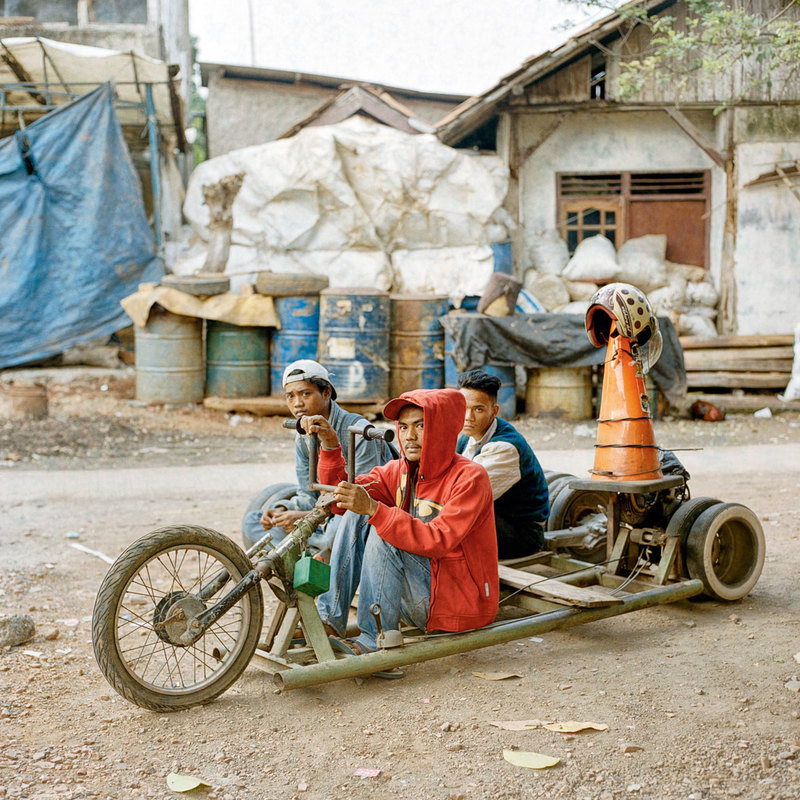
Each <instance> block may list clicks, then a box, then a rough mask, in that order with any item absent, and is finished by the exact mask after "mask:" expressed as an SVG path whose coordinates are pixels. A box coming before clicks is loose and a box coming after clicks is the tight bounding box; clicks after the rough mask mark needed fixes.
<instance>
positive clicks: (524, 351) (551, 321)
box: [441, 314, 686, 409]
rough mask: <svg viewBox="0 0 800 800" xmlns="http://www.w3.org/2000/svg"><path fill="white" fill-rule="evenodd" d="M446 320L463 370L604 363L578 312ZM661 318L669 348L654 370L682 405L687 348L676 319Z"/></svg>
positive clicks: (673, 402) (673, 403)
mask: <svg viewBox="0 0 800 800" xmlns="http://www.w3.org/2000/svg"><path fill="white" fill-rule="evenodd" d="M441 321H442V325H443V327H444V329H445V331H446V332H447V333H448V334H449V335H450V336H452V337H453V349H452V355H453V361H455V364H456V368H457V369H458V371H459V372H463V371H465V370H469V369H477V368H479V367H482V366H483V365H484V364H497V365H500V366H509V365H514V364H521V365H523V366H526V367H588V366H591V365H593V364H602V363H603V361H604V360H605V357H606V350H605V348H604V347H595V346H594V345H593V344H592V343H591V342H590V341H589V337H588V336H587V335H586V328H585V326H584V319H583V316H580V315H578V314H516V315H515V316H513V317H488V316H485V315H484V314H448V315H447V316H446V317H442V318H441ZM658 324H659V327H660V329H661V336H662V338H663V340H664V349H663V350H662V352H661V357H660V358H659V359H658V361H657V362H656V363H655V365H654V366H653V368H652V369H651V370H650V373H649V374H650V376H651V377H652V378H653V381H654V382H655V384H656V386H657V387H658V388H659V390H660V391H661V393H662V394H663V395H664V397H665V398H666V400H667V403H668V405H669V406H670V407H672V408H675V409H680V408H683V407H684V405H685V403H686V367H685V366H684V363H683V349H682V348H681V344H680V341H679V340H678V334H677V332H676V331H675V326H674V325H673V324H672V322H671V321H670V320H669V319H668V318H666V317H659V318H658Z"/></svg>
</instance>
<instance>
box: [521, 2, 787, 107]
mask: <svg viewBox="0 0 800 800" xmlns="http://www.w3.org/2000/svg"><path fill="white" fill-rule="evenodd" d="M785 3H786V0H750V2H749V4H748V8H749V10H750V12H751V13H761V14H763V15H764V16H766V17H769V16H773V15H774V14H775V13H776V12H777V11H778V9H779V8H782V7H783V5H785ZM663 13H664V14H668V15H670V16H672V17H674V18H675V28H676V30H677V31H678V32H685V31H686V30H687V17H688V14H689V10H688V6H687V5H686V3H683V2H678V3H675V4H674V5H673V6H671V7H670V8H669V9H667V10H666V11H665V12H663ZM781 19H785V20H794V21H797V20H800V5H794V6H792V7H790V8H789V9H788V10H787V11H786V12H785V13H784V14H782V15H781ZM650 38H651V36H650V30H649V28H647V27H646V26H644V25H632V24H629V23H622V25H621V27H620V29H619V32H618V34H617V35H614V36H613V37H611V38H610V39H608V40H606V41H603V42H599V43H598V49H599V50H600V51H605V52H607V55H608V59H607V65H606V100H608V101H614V100H616V99H617V97H618V90H617V87H618V85H619V75H620V59H622V60H625V59H632V58H640V59H641V58H644V57H646V56H647V55H648V54H649V46H650ZM695 55H696V54H692V55H690V56H688V57H687V58H686V59H685V60H686V61H687V62H688V61H689V60H690V59H692V58H694V57H695ZM675 66H677V64H676V63H675V62H673V67H675ZM590 73H591V55H590V54H587V55H585V56H584V57H583V58H580V59H578V60H576V61H573V62H571V63H568V64H566V65H563V66H560V67H558V68H556V69H555V70H553V71H552V72H550V73H548V74H547V75H544V76H543V77H541V78H539V79H537V80H536V81H533V82H532V83H531V84H529V85H528V86H527V87H526V90H525V93H524V94H523V95H521V96H518V97H515V98H512V100H511V102H510V104H509V105H510V106H512V107H514V106H520V105H532V106H535V105H542V104H552V103H575V102H585V101H587V100H590V95H589V80H590ZM662 76H663V79H661V78H660V77H658V76H656V77H653V78H650V79H649V80H648V81H647V82H646V83H645V85H644V87H643V88H642V90H641V91H640V92H639V93H637V94H636V95H634V96H633V97H630V98H627V99H626V102H627V103H633V104H636V103H640V104H659V105H660V104H669V105H672V104H680V105H691V104H704V105H708V104H713V105H719V104H721V103H723V102H725V101H728V100H731V99H739V98H740V99H741V100H742V101H744V102H751V103H774V102H778V101H783V102H787V101H800V66H799V65H797V64H786V65H781V66H779V67H777V68H775V69H772V70H770V68H769V66H768V65H767V64H766V63H760V62H758V61H757V60H756V59H755V58H751V59H750V60H749V61H747V62H745V63H744V64H743V65H742V64H737V65H736V66H734V67H732V68H731V69H728V70H725V71H723V72H721V73H718V74H716V75H710V74H709V73H706V72H694V73H692V74H689V75H686V76H685V77H683V76H682V77H679V76H678V75H677V74H676V70H675V69H671V68H670V66H669V65H667V66H665V68H664V70H663V72H662ZM753 79H755V80H756V81H760V80H763V81H764V82H763V83H761V84H758V85H755V86H750V85H749V84H750V83H752V81H753ZM767 79H768V82H767Z"/></svg>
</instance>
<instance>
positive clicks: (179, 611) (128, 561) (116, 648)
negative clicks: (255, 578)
mask: <svg viewBox="0 0 800 800" xmlns="http://www.w3.org/2000/svg"><path fill="white" fill-rule="evenodd" d="M250 568H251V567H250V562H249V560H248V559H247V556H246V555H245V554H244V552H242V550H241V548H240V547H239V546H238V545H236V544H235V543H234V542H233V541H231V540H230V539H229V538H228V537H227V536H223V535H222V534H220V533H217V532H216V531H212V530H209V529H207V528H200V527H195V526H189V525H187V526H174V527H169V528H161V529H160V530H157V531H153V532H152V533H149V534H147V535H146V536H143V537H142V538H141V539H139V540H137V541H136V542H134V543H133V544H131V545H130V546H129V547H128V548H127V549H126V550H125V551H124V552H123V553H122V555H121V556H120V557H119V558H118V559H117V560H116V561H115V562H114V564H113V565H112V566H111V569H110V570H109V571H108V574H107V575H106V577H105V578H104V579H103V582H102V584H101V585H100V590H99V592H98V594H97V600H96V601H95V606H94V614H93V617H92V641H93V644H94V652H95V657H96V658H97V663H98V665H99V666H100V670H101V671H102V673H103V674H104V675H105V677H106V679H107V680H108V682H109V683H110V684H111V685H112V686H113V687H114V689H116V691H117V692H119V693H120V694H121V695H122V696H123V697H124V698H126V699H127V700H129V701H130V702H132V703H135V704H136V705H139V706H141V707H142V708H149V709H151V710H153V711H174V710H177V709H181V708H186V707H188V706H191V705H196V704H198V703H207V702H209V701H211V700H213V699H214V698H215V697H217V696H218V695H220V694H222V692H224V691H225V690H226V689H227V688H228V687H229V686H230V685H231V684H232V683H233V682H234V681H235V680H236V679H237V678H238V677H239V676H240V675H241V673H242V672H243V671H244V669H245V667H246V666H247V664H248V663H249V661H250V659H251V657H252V655H253V652H254V651H255V648H256V645H257V644H258V637H259V634H260V633H261V625H262V622H263V616H264V603H263V598H262V595H261V586H260V585H259V584H256V585H255V586H253V587H252V588H251V589H250V590H249V591H248V592H247V593H246V594H244V595H243V596H242V597H241V598H240V599H239V601H238V602H237V603H236V604H235V605H234V606H233V607H232V608H231V609H229V610H228V611H227V612H226V613H225V614H224V615H223V616H222V617H221V618H220V619H218V620H217V621H216V622H215V623H213V624H212V625H210V626H209V627H208V628H207V629H206V631H205V632H204V633H203V635H202V636H201V637H200V638H199V639H197V640H196V641H194V642H192V643H190V644H186V643H184V642H183V641H182V638H181V637H182V636H183V635H184V634H185V633H186V632H187V631H188V630H190V628H189V623H190V621H191V619H192V618H193V617H195V616H197V615H198V614H201V613H203V612H204V611H205V610H206V609H207V608H209V607H211V606H212V605H214V603H216V602H218V601H219V600H220V599H221V598H222V597H223V596H224V595H225V594H226V592H227V591H230V589H231V588H232V587H233V586H234V585H235V584H236V583H237V582H238V581H239V580H240V579H241V578H242V577H244V576H245V575H246V574H247V573H248V572H249V571H250ZM226 573H227V580H224V578H225V574H226ZM220 576H222V578H223V579H222V580H217V579H218V578H219V577H220Z"/></svg>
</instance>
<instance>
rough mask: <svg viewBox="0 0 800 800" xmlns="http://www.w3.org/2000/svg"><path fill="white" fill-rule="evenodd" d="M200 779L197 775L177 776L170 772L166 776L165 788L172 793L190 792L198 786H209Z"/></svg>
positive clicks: (175, 773)
mask: <svg viewBox="0 0 800 800" xmlns="http://www.w3.org/2000/svg"><path fill="white" fill-rule="evenodd" d="M210 785H211V784H210V783H206V782H205V781H204V780H203V779H202V778H198V777H197V775H179V774H178V773H177V772H170V773H169V775H167V786H169V788H170V789H172V791H173V792H191V791H192V789H197V788H198V787H199V786H210Z"/></svg>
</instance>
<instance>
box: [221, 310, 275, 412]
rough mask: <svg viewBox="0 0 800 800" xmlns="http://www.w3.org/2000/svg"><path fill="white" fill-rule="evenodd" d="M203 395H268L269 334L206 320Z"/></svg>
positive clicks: (245, 327)
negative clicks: (204, 388)
mask: <svg viewBox="0 0 800 800" xmlns="http://www.w3.org/2000/svg"><path fill="white" fill-rule="evenodd" d="M206 394H208V395H213V396H215V397H260V396H261V395H266V394H269V335H268V333H267V329H266V328H261V327H251V326H244V325H231V324H229V323H227V322H218V321H217V320H208V322H207V323H206Z"/></svg>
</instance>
